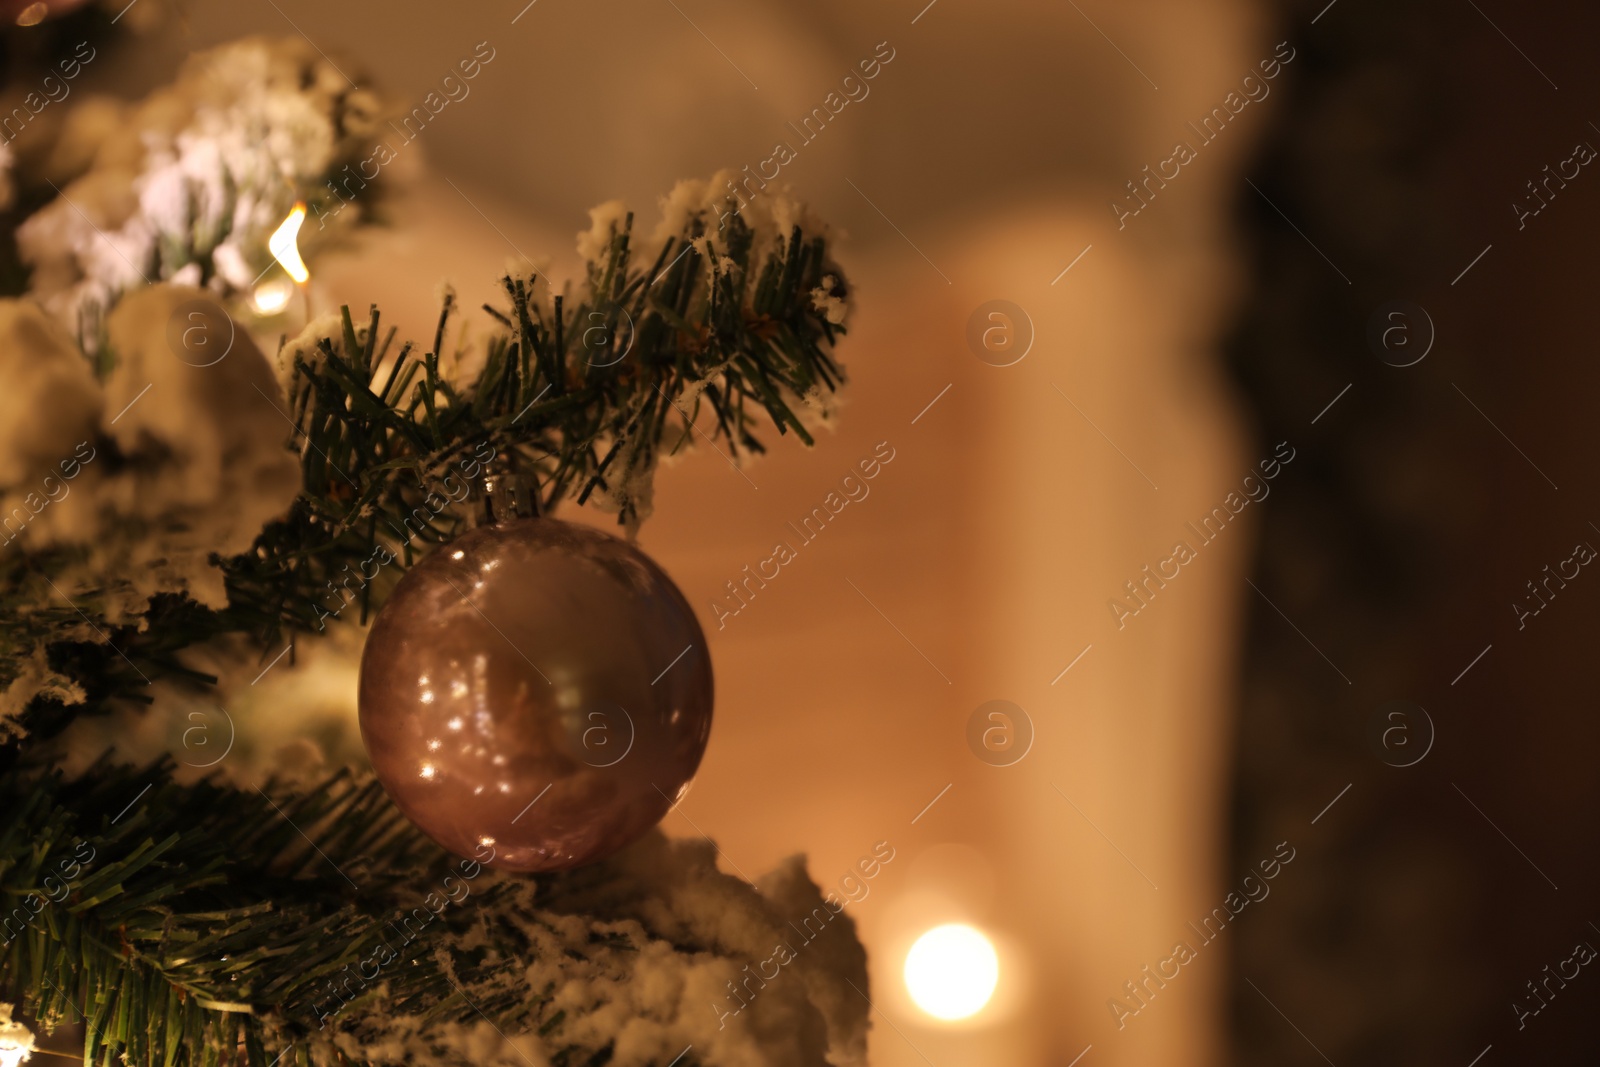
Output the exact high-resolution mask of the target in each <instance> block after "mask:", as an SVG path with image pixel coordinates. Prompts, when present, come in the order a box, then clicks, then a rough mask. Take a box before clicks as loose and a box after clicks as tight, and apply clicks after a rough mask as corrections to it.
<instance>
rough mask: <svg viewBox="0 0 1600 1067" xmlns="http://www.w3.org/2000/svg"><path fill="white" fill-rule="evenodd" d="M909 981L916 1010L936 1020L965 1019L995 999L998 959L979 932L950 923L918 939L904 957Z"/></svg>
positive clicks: (908, 989) (908, 986)
mask: <svg viewBox="0 0 1600 1067" xmlns="http://www.w3.org/2000/svg"><path fill="white" fill-rule="evenodd" d="M905 976H906V990H907V991H908V992H909V993H910V994H911V999H912V1000H913V1001H915V1002H916V1005H917V1007H919V1008H921V1009H922V1010H923V1011H925V1012H927V1013H928V1014H929V1015H932V1016H933V1017H934V1018H936V1019H965V1018H967V1017H968V1016H970V1015H976V1014H977V1013H978V1012H980V1011H982V1010H983V1007H984V1005H986V1004H988V1003H989V998H990V997H991V996H993V995H994V987H995V983H997V982H998V981H999V980H1000V958H999V957H998V956H997V955H996V954H995V951H994V945H992V944H991V943H990V942H989V939H988V938H987V937H985V936H983V934H982V933H981V932H980V931H978V930H976V929H974V928H973V927H971V926H967V925H965V924H962V923H947V924H946V925H944V926H936V927H934V928H933V929H932V930H929V931H928V932H927V933H925V934H923V935H922V936H921V937H919V938H917V942H916V944H914V945H912V946H911V951H910V952H908V953H906V967H905Z"/></svg>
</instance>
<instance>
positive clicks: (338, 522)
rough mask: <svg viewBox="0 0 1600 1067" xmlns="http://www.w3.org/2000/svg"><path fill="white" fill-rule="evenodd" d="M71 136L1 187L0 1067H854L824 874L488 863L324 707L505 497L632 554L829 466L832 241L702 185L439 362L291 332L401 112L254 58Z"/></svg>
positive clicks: (334, 324) (669, 858) (843, 967)
mask: <svg viewBox="0 0 1600 1067" xmlns="http://www.w3.org/2000/svg"><path fill="white" fill-rule="evenodd" d="M57 39H58V40H60V39H64V38H62V37H61V35H60V34H58V35H57ZM79 61H80V62H81V61H82V60H81V58H80V60H79ZM59 110H62V111H64V112H65V113H64V114H63V115H61V116H56V117H54V119H55V124H54V126H53V127H52V128H51V129H50V130H49V131H48V132H49V137H48V150H35V151H32V152H31V153H29V154H27V155H22V154H19V155H17V156H15V157H13V156H12V155H10V154H8V155H7V156H6V157H5V162H6V164H7V167H8V179H9V184H10V188H9V189H8V197H9V202H10V203H11V204H12V205H13V207H12V214H13V218H12V220H11V226H10V227H8V230H9V231H11V232H12V233H13V236H14V244H13V246H12V247H11V248H10V249H9V250H8V253H7V254H8V256H9V262H10V263H11V264H12V269H10V270H8V271H6V272H4V274H5V277H7V278H9V279H12V280H13V281H14V283H15V284H14V285H13V286H12V288H11V290H10V295H8V296H7V297H5V298H4V299H0V362H3V363H4V376H5V380H6V382H7V388H6V389H5V390H4V392H3V394H0V525H3V527H4V534H3V541H4V545H3V547H0V552H3V555H0V599H3V603H4V606H5V613H6V622H5V623H4V625H3V626H0V810H3V811H4V812H5V819H4V825H3V827H0V925H3V931H0V1064H5V1065H7V1067H9V1065H11V1064H15V1063H17V1062H19V1061H20V1060H22V1059H25V1058H27V1057H28V1056H29V1055H30V1052H31V1051H32V1049H33V1047H34V1041H35V1034H34V1031H35V1030H40V1031H43V1032H45V1033H48V1032H51V1031H53V1030H54V1029H56V1028H57V1027H60V1026H63V1025H66V1024H76V1023H81V1024H82V1027H83V1040H84V1045H83V1056H84V1059H85V1062H92V1063H103V1064H111V1063H113V1062H120V1063H126V1064H133V1065H153V1064H246V1063H248V1064H250V1065H251V1067H270V1065H274V1064H279V1063H281V1064H284V1065H288V1064H291V1063H293V1064H302V1065H307V1067H309V1065H312V1064H316V1065H323V1064H366V1063H373V1064H378V1063H399V1062H408V1063H409V1062H440V1063H461V1064H467V1063H471V1064H529V1065H537V1067H542V1065H544V1064H547V1063H548V1064H557V1065H566V1067H581V1065H600V1064H607V1063H615V1064H629V1065H644V1064H655V1065H658V1067H668V1065H678V1067H688V1065H691V1064H706V1065H709V1064H752V1065H755V1064H762V1065H765V1064H782V1065H796V1067H799V1065H813V1064H815V1065H820V1064H854V1063H860V1062H864V1058H865V1047H866V1046H865V1034H866V1026H867V1013H868V1004H867V1001H866V999H865V989H866V961H865V954H864V952H863V950H862V948H861V946H860V944H859V942H858V941H857V940H856V939H855V937H854V933H853V925H852V923H851V920H850V919H849V918H848V917H844V919H843V921H842V922H831V921H830V920H832V919H834V918H835V916H836V914H837V909H835V908H834V907H833V906H832V905H831V904H830V903H829V902H826V901H825V900H824V898H823V896H822V895H821V893H820V892H819V891H818V889H817V887H816V886H815V885H814V884H813V883H812V882H811V881H810V879H809V878H808V876H807V875H806V873H805V870H804V865H803V863H802V862H801V861H800V860H799V859H795V860H792V861H790V862H788V863H786V864H785V865H784V866H782V867H781V868H780V869H779V870H777V871H775V872H773V873H772V874H770V875H768V876H767V877H766V878H764V879H762V880H761V881H760V882H759V883H758V884H757V885H751V884H748V883H746V882H744V881H743V880H741V879H736V878H733V877H731V876H728V875H725V874H722V873H720V872H719V871H718V870H717V864H716V861H717V853H716V848H715V845H713V844H712V843H711V842H709V841H704V840H702V841H669V840H668V839H666V838H665V837H663V836H661V835H660V834H659V832H652V833H651V834H649V835H647V836H646V837H644V838H643V839H641V840H639V841H637V842H636V843H634V844H633V845H631V846H629V847H628V848H626V849H624V850H623V851H621V852H619V853H617V854H615V855H614V856H611V857H610V858H607V859H604V860H602V861H600V862H598V863H592V864H588V865H585V866H579V867H575V868H573V869H568V870H561V871H555V872H548V873H540V874H518V873H511V872H507V871H504V870H499V869H496V868H495V863H496V859H497V853H496V850H495V849H494V848H493V847H492V846H485V847H483V848H480V849H477V850H475V852H474V854H472V855H452V854H450V853H449V852H447V851H446V850H444V849H442V848H440V847H439V846H438V845H436V844H435V843H434V842H433V841H432V840H430V839H429V837H427V836H425V835H424V834H423V833H422V832H421V831H420V830H419V829H418V828H417V827H416V826H415V825H413V823H412V822H411V821H410V820H408V819H407V818H406V817H405V816H404V815H403V814H402V813H401V812H400V811H399V810H398V809H397V808H396V807H395V805H394V804H393V803H392V802H391V800H390V798H389V796H388V794H386V792H385V790H384V788H383V785H382V784H381V783H380V782H379V781H377V780H376V779H375V778H374V776H373V773H372V771H371V769H370V768H369V767H367V766H366V765H365V764H364V763H363V762H362V761H361V760H359V759H356V760H351V761H341V760H340V759H339V758H338V757H339V753H338V752H336V751H332V749H333V748H336V747H337V746H331V745H329V744H327V743H326V742H327V738H326V737H324V736H323V735H322V733H321V732H320V731H324V730H325V729H326V724H324V723H322V722H320V721H319V720H318V717H317V715H316V714H315V704H316V701H317V699H318V698H317V696H316V694H315V688H316V679H317V672H318V671H319V670H320V671H324V672H337V671H341V670H342V671H345V672H346V673H348V671H349V670H350V669H351V665H352V664H353V662H354V658H355V656H356V655H358V654H359V652H360V648H361V643H362V641H363V638H364V635H365V633H366V625H367V623H368V622H369V620H371V619H372V618H373V617H374V616H375V615H376V614H377V613H378V612H379V611H381V609H382V608H383V606H384V604H385V602H386V601H387V600H388V599H389V597H390V595H391V593H392V592H393V591H394V589H395V587H396V585H397V583H399V582H400V581H401V580H402V577H403V576H404V575H405V574H406V573H407V572H408V570H409V569H410V568H411V567H412V566H413V565H414V564H417V563H419V562H420V561H422V560H424V559H427V558H428V557H429V556H430V554H432V553H434V552H436V551H437V550H438V549H439V548H440V547H441V546H446V545H450V544H452V543H454V542H456V541H457V540H458V538H460V537H461V536H462V535H463V534H464V533H465V532H466V531H468V530H469V529H470V528H472V527H473V526H474V525H477V524H480V523H481V522H482V521H483V512H484V509H485V508H489V507H493V506H495V499H496V498H495V497H494V495H493V493H492V489H493V487H494V486H495V484H496V483H498V484H500V485H501V486H502V487H507V486H508V487H509V488H503V489H502V496H501V498H500V499H502V500H503V499H505V497H506V496H509V498H510V499H511V501H512V505H513V506H514V507H515V508H516V509H517V510H519V511H522V512H524V513H528V512H536V513H537V514H539V515H549V514H551V513H552V512H555V511H556V510H557V509H558V508H560V507H562V506H563V505H566V506H568V507H569V508H570V507H576V506H579V505H587V506H590V507H595V508H600V509H604V510H606V511H609V512H611V513H613V514H614V515H615V516H616V520H617V522H618V524H620V526H621V528H622V530H623V531H624V532H625V533H628V534H631V533H632V532H633V531H636V530H637V529H638V527H639V524H640V523H642V522H643V521H645V520H646V519H647V518H648V517H649V515H650V512H651V509H652V506H653V500H652V493H651V484H652V476H653V473H654V472H655V470H656V467H657V464H658V462H659V460H660V459H661V458H662V457H663V456H666V455H671V454H675V453H678V452H680V451H683V450H685V449H688V448H690V447H692V446H694V445H695V443H696V442H697V441H699V440H703V441H704V442H706V443H709V444H711V445H713V446H714V447H716V448H717V449H719V450H721V451H723V452H724V453H727V454H730V455H731V456H733V457H735V458H738V457H740V456H745V455H748V454H751V453H756V452H760V451H761V450H762V448H763V443H762V440H761V438H762V437H765V436H768V434H767V431H775V432H776V433H778V434H780V435H787V434H792V435H794V436H795V437H798V438H799V439H800V440H801V441H803V442H806V443H809V442H810V440H811V438H810V431H809V429H808V426H814V425H815V424H816V422H817V419H818V417H819V416H821V415H825V414H826V410H827V398H828V397H829V396H830V395H831V393H832V392H833V391H834V390H835V389H836V388H837V387H838V386H839V384H840V382H841V380H842V379H841V373H840V368H839V366H838V364H837V363H836V362H835V359H834V356H833V349H834V346H835V343H836V341H837V340H838V338H839V337H840V336H841V334H842V333H843V322H844V318H845V310H846V302H847V299H848V289H847V285H846V283H845V281H844V278H843V274H842V273H841V271H840V270H839V269H838V267H837V266H836V265H835V264H834V263H833V261H832V260H831V259H830V256H829V250H828V244H827V241H826V238H825V235H824V231H823V229H822V227H821V226H819V225H818V223H817V222H816V221H815V220H814V219H812V218H811V217H810V216H809V215H808V214H807V213H806V212H805V211H804V209H803V208H802V207H800V206H799V205H797V204H795V203H793V202H792V201H790V200H788V199H787V198H785V197H782V196H779V195H776V194H773V193H769V194H768V195H767V196H764V197H763V198H761V199H760V200H759V201H751V202H744V201H742V200H741V199H740V198H739V197H737V196H736V195H734V193H733V187H732V183H731V182H730V181H729V177H728V176H727V175H719V176H717V177H714V178H712V179H710V180H709V181H692V182H685V183H682V184H680V185H679V186H678V187H677V188H676V189H675V190H673V191H672V192H671V194H670V195H669V196H667V197H666V198H665V199H664V200H663V204H662V208H663V216H664V217H663V219H662V221H661V224H660V226H659V227H658V228H657V229H656V231H655V234H654V236H653V237H652V238H650V239H648V240H646V239H643V238H642V237H641V236H640V235H639V234H638V233H636V230H635V225H634V216H633V214H632V213H630V212H627V211H626V210H624V209H622V208H621V206H620V205H616V204H608V205H605V206H603V207H601V208H597V209H595V211H594V212H592V213H591V226H590V229H589V230H588V231H587V232H586V233H584V234H583V235H581V237H580V239H579V252H580V254H581V255H583V256H584V258H585V259H586V260H587V263H588V266H587V270H586V273H585V276H584V277H583V278H581V279H579V280H577V281H576V282H575V283H571V284H566V283H554V284H553V283H552V281H551V280H550V279H549V278H548V277H546V276H545V275H544V274H543V273H541V272H539V271H536V270H534V269H533V268H532V266H531V265H526V264H523V265H519V266H517V267H516V268H514V269H511V270H508V271H507V272H506V273H505V275H504V276H503V277H502V278H501V288H502V291H503V298H502V300H501V301H500V302H499V303H498V304H496V305H486V306H485V308H484V311H485V313H486V314H487V315H488V316H489V319H488V322H489V323H490V328H489V329H488V331H487V332H486V333H482V334H481V335H480V336H478V337H476V338H475V339H474V340H472V341H467V340H463V335H462V334H461V333H460V331H458V330H457V329H456V323H457V321H458V319H459V318H460V317H461V315H462V314H463V309H461V308H459V307H458V306H457V302H456V299H455V297H454V295H453V294H452V293H450V292H449V291H448V290H447V291H445V292H444V294H443V296H442V300H441V308H440V312H439V316H438V324H437V328H436V329H435V330H434V332H433V335H432V336H431V337H425V338H422V339H420V340H418V341H415V342H413V341H398V340H397V338H396V331H395V330H394V329H393V328H386V327H385V325H384V321H383V318H382V315H381V313H380V310H379V309H378V308H376V307H372V308H370V309H367V310H366V311H357V312H353V311H352V310H351V309H349V308H341V309H339V310H338V311H337V312H336V313H333V314H329V315H324V316H321V317H315V318H312V319H311V320H310V321H309V322H307V323H304V324H303V328H300V327H301V326H302V323H301V322H300V321H297V319H296V316H297V315H301V314H303V312H301V311H300V308H301V307H302V304H301V303H300V302H299V301H297V300H296V299H295V296H296V294H297V293H298V292H299V290H298V289H297V288H296V287H295V284H294V283H295V281H297V280H303V277H299V278H297V275H303V260H302V255H304V256H305V257H308V258H311V259H313V260H314V258H315V254H316V252H317V250H318V249H319V248H324V247H329V246H330V245H331V244H334V243H337V242H346V243H348V242H351V241H358V240H359V234H360V230H361V227H362V226H363V225H364V224H365V223H366V222H370V221H372V220H373V219H374V218H377V217H380V216H381V212H382V208H383V202H382V201H381V200H380V199H379V198H378V196H377V191H378V190H377V188H376V187H375V188H374V191H373V192H372V194H371V195H368V196H365V197H364V198H363V199H362V200H360V201H359V202H358V203H356V204H351V205H346V204H345V203H344V201H343V200H342V198H341V194H340V189H339V186H338V184H337V180H338V178H339V176H340V174H341V173H343V172H344V171H345V170H346V169H347V168H348V167H349V166H350V165H351V164H352V163H353V162H354V161H357V160H360V159H362V158H365V157H366V154H367V149H368V147H369V146H368V139H369V138H370V136H371V133H372V131H373V130H374V129H375V128H376V124H377V123H378V122H379V121H381V119H382V118H383V116H384V105H383V102H382V100H381V98H380V96H379V95H378V94H377V93H376V92H375V91H373V90H372V89H371V88H370V87H368V86H366V85H365V84H361V83H359V82H357V83H351V82H349V81H347V79H346V78H345V76H344V73H343V72H341V71H339V70H338V69H337V68H335V67H333V66H332V65H331V63H330V62H329V61H328V60H326V59H325V58H324V57H322V56H321V55H320V54H319V53H316V52H315V51H314V50H312V49H311V48H309V47H308V46H306V45H305V44H304V42H300V41H284V42H279V41H265V40H252V41H245V42H240V43H238V44H234V45H230V46H226V47H224V48H221V49H218V50H216V51H214V52H211V53H206V54H202V55H197V56H195V57H193V58H192V59H191V61H190V62H189V64H188V66H187V67H186V68H185V69H184V70H183V71H182V72H181V73H180V74H179V75H178V77H177V78H176V80H175V81H174V82H173V83H172V84H171V85H170V86H169V87H167V88H165V89H163V90H160V91H158V92H157V93H155V94H153V95H152V96H151V97H149V98H147V99H146V100H144V101H142V102H139V103H133V104H126V103H115V102H107V101H104V100H98V101H93V102H90V103H86V104H84V105H81V106H79V107H76V108H72V109H59ZM41 137H43V135H41ZM308 219H309V220H314V221H316V223H317V224H316V225H314V226H312V225H307V226H306V227H305V230H304V237H303V239H297V229H296V227H298V226H299V225H300V224H301V223H302V222H304V221H305V220H308ZM390 222H391V223H392V224H403V223H399V222H397V221H396V220H390ZM290 333H293V334H294V336H292V337H291V336H288V335H289V334H290ZM758 435H759V436H758ZM486 493H488V494H489V495H488V497H487V500H486ZM486 654H492V655H507V654H508V653H507V652H506V650H505V649H492V650H488V652H487V653H486ZM297 686H298V687H299V688H296V687H297ZM296 694H299V699H298V700H297V699H296ZM299 705H310V707H311V710H309V711H308V710H307V708H306V707H305V706H299ZM365 715H366V709H365V708H363V716H365ZM224 723H226V726H224V725H223V724H224ZM230 755H231V757H232V758H231V759H230V758H229V757H230ZM345 762H348V764H349V765H344V763H345ZM241 763H248V764H249V767H250V768H251V770H252V771H256V772H260V773H258V774H254V775H253V774H252V773H244V772H242V771H241V770H240V768H239V766H238V765H239V764H241ZM670 799H671V798H666V800H667V801H668V802H670ZM530 806H531V805H530ZM663 807H664V805H663ZM524 810H527V809H524ZM535 810H537V809H535ZM657 817H659V813H657ZM797 923H798V925H796V924H797ZM780 945H781V946H782V947H783V948H784V949H785V950H786V951H783V952H780V953H778V955H780V956H782V957H783V958H781V959H778V960H777V962H776V964H773V960H774V957H775V946H780ZM769 965H771V966H773V968H774V970H767V969H765V968H767V967H768V966H769ZM775 975H776V976H775Z"/></svg>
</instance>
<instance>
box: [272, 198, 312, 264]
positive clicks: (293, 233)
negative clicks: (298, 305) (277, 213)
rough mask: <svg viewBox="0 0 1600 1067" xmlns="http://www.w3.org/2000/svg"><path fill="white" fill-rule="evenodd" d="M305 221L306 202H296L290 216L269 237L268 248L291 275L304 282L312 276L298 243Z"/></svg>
mask: <svg viewBox="0 0 1600 1067" xmlns="http://www.w3.org/2000/svg"><path fill="white" fill-rule="evenodd" d="M305 221H306V206H305V204H303V203H302V204H296V205H295V206H294V209H293V210H291V211H290V212H289V217H288V218H286V219H284V220H283V222H282V223H281V224H280V225H279V226H278V228H277V229H276V230H273V231H272V236H271V237H269V238H267V250H268V251H270V252H271V253H272V258H274V259H276V260H277V261H278V262H279V263H281V264H283V269H284V270H286V271H288V272H289V277H291V278H293V279H294V280H295V281H297V282H300V283H302V284H304V283H305V282H307V281H309V280H310V278H311V272H310V271H309V270H307V269H306V261H305V260H303V259H301V258H300V246H299V245H298V244H297V243H296V241H297V240H298V238H299V237H300V226H301V224H302V223H304V222H305Z"/></svg>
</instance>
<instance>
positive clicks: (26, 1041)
mask: <svg viewBox="0 0 1600 1067" xmlns="http://www.w3.org/2000/svg"><path fill="white" fill-rule="evenodd" d="M31 1055H33V1031H32V1030H29V1029H28V1028H27V1027H26V1026H23V1025H22V1024H21V1023H19V1022H17V1021H15V1020H14V1019H12V1018H11V1005H10V1004H0V1067H17V1065H18V1064H20V1063H23V1062H24V1061H26V1060H27V1059H28V1057H30V1056H31Z"/></svg>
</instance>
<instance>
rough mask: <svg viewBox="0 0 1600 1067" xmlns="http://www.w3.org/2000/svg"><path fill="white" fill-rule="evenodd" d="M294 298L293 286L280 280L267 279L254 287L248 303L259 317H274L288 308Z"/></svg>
mask: <svg viewBox="0 0 1600 1067" xmlns="http://www.w3.org/2000/svg"><path fill="white" fill-rule="evenodd" d="M293 297H294V286H292V285H290V284H289V283H288V282H287V281H285V280H284V279H282V278H269V279H267V280H266V281H264V282H262V283H261V284H260V285H258V286H256V289H255V292H253V293H251V294H250V303H251V305H252V306H254V307H255V309H256V312H257V313H258V314H261V315H276V314H277V313H278V312H280V311H282V310H283V309H284V308H286V307H288V306H289V301H290V300H291V299H292V298H293Z"/></svg>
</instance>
